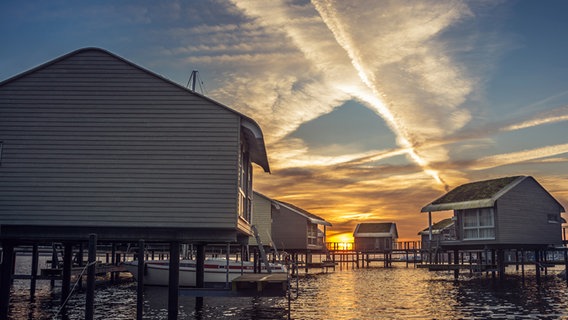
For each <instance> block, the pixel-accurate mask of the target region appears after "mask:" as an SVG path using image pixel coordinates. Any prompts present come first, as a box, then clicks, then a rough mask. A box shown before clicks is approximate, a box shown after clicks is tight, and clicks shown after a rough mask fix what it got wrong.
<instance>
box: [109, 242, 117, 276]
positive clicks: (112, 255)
mask: <svg viewBox="0 0 568 320" xmlns="http://www.w3.org/2000/svg"><path fill="white" fill-rule="evenodd" d="M110 252H111V253H110V263H111V264H112V265H113V266H116V265H118V262H117V261H116V243H114V242H113V243H112V244H111V249H110ZM117 276H118V272H111V274H110V283H114V282H115V281H116V277H117Z"/></svg>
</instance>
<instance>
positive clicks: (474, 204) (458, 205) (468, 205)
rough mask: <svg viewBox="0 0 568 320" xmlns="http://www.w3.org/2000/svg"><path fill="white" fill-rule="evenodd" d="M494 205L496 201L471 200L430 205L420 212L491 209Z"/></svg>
mask: <svg viewBox="0 0 568 320" xmlns="http://www.w3.org/2000/svg"><path fill="white" fill-rule="evenodd" d="M494 204H495V199H481V200H471V201H462V202H450V203H440V204H429V205H427V206H425V207H423V208H422V209H421V210H420V212H433V211H447V210H461V209H476V208H489V207H493V205H494Z"/></svg>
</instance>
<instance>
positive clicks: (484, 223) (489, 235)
mask: <svg viewBox="0 0 568 320" xmlns="http://www.w3.org/2000/svg"><path fill="white" fill-rule="evenodd" d="M463 239H464V240H489V239H495V223H494V217H493V208H482V209H472V210H464V211H463Z"/></svg>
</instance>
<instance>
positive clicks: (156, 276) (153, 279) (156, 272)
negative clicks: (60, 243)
mask: <svg viewBox="0 0 568 320" xmlns="http://www.w3.org/2000/svg"><path fill="white" fill-rule="evenodd" d="M195 264H196V263H195V261H194V260H181V261H180V267H179V286H181V287H195V286H196V281H195V279H196V277H195V274H196V273H195ZM123 265H124V267H125V268H126V270H128V272H130V273H131V274H132V275H133V276H134V278H135V279H138V261H130V262H125V263H123ZM204 266H205V274H204V283H205V286H206V287H208V286H215V285H219V284H225V283H230V282H231V281H233V280H234V279H236V278H237V277H239V276H241V275H242V274H244V273H253V272H254V266H253V264H252V262H249V261H244V262H242V263H241V262H240V261H229V263H228V267H229V268H228V272H227V260H224V259H218V260H217V259H215V260H205V263H204ZM270 266H271V271H272V272H273V273H285V272H287V271H286V267H285V266H283V265H280V264H270ZM262 272H263V273H266V270H265V268H264V266H263V268H262ZM168 282H169V261H167V260H157V261H146V262H145V265H144V285H149V286H167V285H168Z"/></svg>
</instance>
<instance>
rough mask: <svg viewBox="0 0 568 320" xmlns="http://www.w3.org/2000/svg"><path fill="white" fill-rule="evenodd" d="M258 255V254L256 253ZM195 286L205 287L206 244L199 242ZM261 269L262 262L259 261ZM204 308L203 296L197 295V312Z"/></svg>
mask: <svg viewBox="0 0 568 320" xmlns="http://www.w3.org/2000/svg"><path fill="white" fill-rule="evenodd" d="M255 256H256V254H255ZM195 260H196V261H195V262H196V265H195V286H196V287H197V288H203V287H205V245H204V244H198V245H197V248H196V252H195ZM258 267H259V271H260V262H259V265H258ZM202 309H203V297H195V312H196V313H197V314H200V312H201V310H202Z"/></svg>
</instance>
